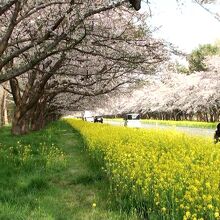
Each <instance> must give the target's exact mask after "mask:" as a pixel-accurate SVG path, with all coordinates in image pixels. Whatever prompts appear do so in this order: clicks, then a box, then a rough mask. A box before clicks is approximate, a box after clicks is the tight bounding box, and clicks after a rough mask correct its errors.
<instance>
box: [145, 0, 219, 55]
mask: <svg viewBox="0 0 220 220" xmlns="http://www.w3.org/2000/svg"><path fill="white" fill-rule="evenodd" d="M150 2H151V3H150V8H151V12H152V17H151V18H150V19H149V22H150V24H151V25H152V26H157V27H160V29H159V30H158V31H157V32H156V33H155V36H157V37H159V38H164V39H165V40H167V41H169V42H171V43H173V44H175V45H176V46H178V47H179V48H180V49H182V50H183V51H184V52H191V51H192V50H193V49H195V48H196V47H198V45H199V44H205V43H214V42H215V41H216V40H217V39H220V22H219V21H217V20H216V19H215V18H214V16H212V15H210V13H208V12H207V11H205V10H204V9H203V8H201V7H200V6H199V5H198V4H196V3H193V2H192V1H191V0H185V1H184V5H182V6H180V5H179V4H178V3H177V1H176V0H151V1H150ZM208 7H209V8H210V9H211V10H212V11H213V12H218V13H219V14H220V3H218V4H215V5H211V6H208ZM142 10H147V11H148V7H146V5H144V4H143V7H142Z"/></svg>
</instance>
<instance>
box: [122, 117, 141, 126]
mask: <svg viewBox="0 0 220 220" xmlns="http://www.w3.org/2000/svg"><path fill="white" fill-rule="evenodd" d="M124 126H125V127H131V128H141V122H140V115H139V114H127V115H126V116H125V118H124Z"/></svg>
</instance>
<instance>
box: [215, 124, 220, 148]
mask: <svg viewBox="0 0 220 220" xmlns="http://www.w3.org/2000/svg"><path fill="white" fill-rule="evenodd" d="M219 141H220V123H218V125H217V130H216V131H215V134H214V143H215V144H217V143H218V142H219Z"/></svg>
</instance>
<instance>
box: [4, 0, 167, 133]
mask: <svg viewBox="0 0 220 220" xmlns="http://www.w3.org/2000/svg"><path fill="white" fill-rule="evenodd" d="M130 3H132V5H133V6H134V7H135V9H139V7H140V5H139V4H140V1H135V0H133V1H111V0H99V1H93V0H83V1H82V0H75V1H72V0H59V1H56V0H54V1H51V0H38V1H32V0H11V1H5V2H4V3H1V7H0V30H1V31H0V83H4V82H7V85H6V86H5V89H6V90H7V91H8V92H9V93H10V94H11V95H12V97H13V100H14V103H15V110H14V117H13V121H12V133H13V134H16V135H19V134H25V133H27V132H29V131H31V130H38V129H40V128H42V127H43V126H44V125H45V123H46V122H47V121H48V120H52V119H54V118H56V116H57V112H58V110H60V109H65V108H71V107H72V108H73V109H74V108H76V105H79V104H78V103H80V102H79V101H81V100H84V99H86V98H87V97H94V96H97V95H100V94H106V93H109V92H111V91H113V90H116V89H118V88H120V87H121V86H122V85H125V84H133V83H136V82H137V81H139V80H141V79H143V78H144V75H146V74H147V73H148V72H153V71H155V69H156V67H157V66H158V64H160V63H161V62H163V61H164V60H166V59H167V55H166V53H167V52H166V49H165V45H164V44H163V43H162V42H160V41H158V40H155V39H153V38H152V36H151V32H150V31H149V28H148V27H147V25H146V23H145V20H146V17H145V15H142V14H140V13H137V12H135V11H134V10H133V9H128V6H130Z"/></svg>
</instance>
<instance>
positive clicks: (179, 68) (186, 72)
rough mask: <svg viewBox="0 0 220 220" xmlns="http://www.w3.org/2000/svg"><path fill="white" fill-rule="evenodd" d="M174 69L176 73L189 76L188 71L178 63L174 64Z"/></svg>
mask: <svg viewBox="0 0 220 220" xmlns="http://www.w3.org/2000/svg"><path fill="white" fill-rule="evenodd" d="M176 69H177V72H178V73H183V74H189V69H188V68H187V67H186V66H184V65H181V64H179V63H176Z"/></svg>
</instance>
